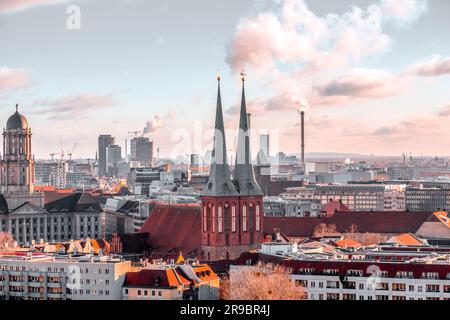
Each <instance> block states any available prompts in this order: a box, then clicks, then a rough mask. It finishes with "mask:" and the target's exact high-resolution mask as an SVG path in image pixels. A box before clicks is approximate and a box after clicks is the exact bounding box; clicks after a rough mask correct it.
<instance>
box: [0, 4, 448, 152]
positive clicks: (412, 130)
mask: <svg viewBox="0 0 450 320" xmlns="http://www.w3.org/2000/svg"><path fill="white" fill-rule="evenodd" d="M69 5H77V6H78V7H79V8H80V10H81V11H80V12H81V28H80V29H79V30H69V29H68V28H67V26H66V21H67V19H68V18H69V14H68V13H67V12H66V11H67V8H68V7H69ZM449 12H450V1H448V0H428V1H424V0H352V1H351V0H339V1H330V0H264V1H263V0H229V1H213V0H191V1H184V0H152V1H147V0H80V1H62V0H60V1H58V0H0V43H1V45H0V114H1V118H0V119H1V122H2V126H5V124H6V120H7V119H8V117H9V115H10V114H12V113H13V112H14V110H15V107H14V106H15V104H16V103H19V104H20V111H21V112H22V113H23V114H24V115H25V116H26V117H27V118H28V120H29V122H30V125H31V128H32V130H33V152H34V153H35V154H36V156H37V157H38V158H43V157H45V158H47V157H49V153H51V152H58V151H59V149H60V147H59V136H61V138H62V141H63V144H64V149H66V150H68V149H70V148H71V147H72V145H73V144H74V143H75V142H78V147H77V151H76V152H75V154H74V157H93V156H94V154H95V151H96V148H97V136H98V135H99V134H112V135H114V136H116V138H117V143H118V144H121V145H123V144H124V139H125V138H127V137H128V138H130V137H131V136H132V135H131V134H128V131H134V130H141V131H142V130H144V128H145V131H146V132H147V133H146V134H148V136H149V137H150V138H151V139H153V140H154V141H155V145H157V146H160V148H161V155H164V156H173V155H175V154H177V153H190V152H191V147H192V146H191V145H192V144H191V143H187V144H183V145H180V140H182V139H188V140H189V141H191V140H194V139H195V137H194V136H195V134H194V132H199V131H200V132H204V131H210V130H208V129H211V126H212V124H213V118H214V111H215V99H216V82H215V77H216V74H217V72H218V71H217V70H218V69H220V74H221V76H222V80H223V81H222V97H223V104H224V109H225V122H226V127H227V128H228V129H230V130H232V129H237V126H238V118H237V111H238V103H239V101H240V80H239V72H240V71H241V70H242V69H245V71H246V73H247V75H248V80H247V89H246V92H247V102H248V108H249V110H250V111H251V112H252V114H253V117H252V127H253V128H254V129H255V132H256V133H255V134H257V133H261V132H264V130H269V131H270V132H271V133H273V135H274V136H273V140H279V149H280V150H282V151H285V152H286V153H298V152H299V150H300V147H299V145H300V136H299V131H300V128H299V127H298V123H299V116H298V113H297V110H296V109H297V108H299V107H301V106H304V107H306V108H307V117H306V124H307V127H306V132H307V147H306V148H307V152H345V153H346V152H353V153H362V154H376V155H401V153H402V152H407V153H409V152H412V153H413V154H417V155H420V154H423V155H450V32H449V30H450V19H449V18H448V13H449ZM196 130H197V131H196ZM209 133H210V132H209ZM277 133H278V135H277ZM231 134H232V132H231ZM189 136H191V137H190V138H187V137H189ZM277 137H278V139H277ZM202 140H203V141H202V142H203V143H204V144H202V145H201V146H199V145H196V146H195V147H194V149H195V150H194V151H195V152H204V151H205V150H206V149H205V148H207V147H208V144H209V143H210V142H211V138H210V135H209V134H205V136H204V137H203V139H202ZM184 142H186V141H184ZM228 143H229V146H228V147H229V149H233V144H234V140H233V139H232V138H230V139H228ZM273 144H274V145H277V143H276V141H274V142H273ZM253 145H254V147H255V148H256V145H257V139H253ZM174 146H176V147H174Z"/></svg>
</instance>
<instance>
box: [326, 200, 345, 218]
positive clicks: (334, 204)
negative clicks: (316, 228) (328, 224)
mask: <svg viewBox="0 0 450 320" xmlns="http://www.w3.org/2000/svg"><path fill="white" fill-rule="evenodd" d="M320 211H321V212H326V213H327V216H330V217H331V216H332V215H333V214H335V213H336V212H339V211H350V209H349V208H348V207H347V206H346V205H345V204H343V203H342V202H341V201H329V202H328V203H327V204H325V205H324V206H323V207H322V210H320Z"/></svg>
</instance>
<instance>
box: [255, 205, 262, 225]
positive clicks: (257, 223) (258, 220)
mask: <svg viewBox="0 0 450 320" xmlns="http://www.w3.org/2000/svg"><path fill="white" fill-rule="evenodd" d="M255 224H256V225H255V229H256V231H259V230H260V225H261V215H260V212H259V202H258V203H257V204H256V221H255Z"/></svg>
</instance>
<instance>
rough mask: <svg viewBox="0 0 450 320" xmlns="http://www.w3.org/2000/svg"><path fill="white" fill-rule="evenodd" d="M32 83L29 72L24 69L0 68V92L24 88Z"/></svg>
mask: <svg viewBox="0 0 450 320" xmlns="http://www.w3.org/2000/svg"><path fill="white" fill-rule="evenodd" d="M31 84H32V78H31V72H30V71H29V70H25V69H11V68H8V67H2V68H0V92H1V91H10V90H18V89H25V88H28V87H30V86H31Z"/></svg>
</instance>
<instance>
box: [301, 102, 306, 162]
mask: <svg viewBox="0 0 450 320" xmlns="http://www.w3.org/2000/svg"><path fill="white" fill-rule="evenodd" d="M300 117H301V124H300V125H301V135H302V146H301V147H302V150H301V159H302V160H301V161H302V163H301V164H302V168H303V171H305V111H304V110H302V111H300Z"/></svg>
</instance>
